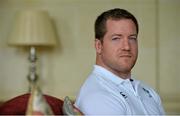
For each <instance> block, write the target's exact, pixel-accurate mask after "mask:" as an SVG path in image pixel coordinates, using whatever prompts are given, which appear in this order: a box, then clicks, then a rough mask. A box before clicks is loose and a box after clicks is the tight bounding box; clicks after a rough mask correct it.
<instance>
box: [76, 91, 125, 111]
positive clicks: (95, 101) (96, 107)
mask: <svg viewBox="0 0 180 116" xmlns="http://www.w3.org/2000/svg"><path fill="white" fill-rule="evenodd" d="M78 105H79V106H78V108H79V109H80V110H81V111H82V112H83V113H84V114H88V115H94V114H96V115H98V114H99V115H103V114H125V112H126V110H125V105H123V103H120V101H117V100H116V99H114V98H113V97H112V96H111V95H110V94H108V93H105V92H100V93H97V92H95V93H93V94H88V95H87V96H86V97H84V98H83V99H81V101H80V103H79V104H78Z"/></svg>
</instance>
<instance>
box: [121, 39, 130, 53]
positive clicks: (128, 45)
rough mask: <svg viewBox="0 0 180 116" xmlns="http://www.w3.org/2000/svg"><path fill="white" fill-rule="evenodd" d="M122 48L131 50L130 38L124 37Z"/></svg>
mask: <svg viewBox="0 0 180 116" xmlns="http://www.w3.org/2000/svg"><path fill="white" fill-rule="evenodd" d="M122 49H123V50H126V51H129V50H130V43H129V41H128V39H124V40H123V42H122Z"/></svg>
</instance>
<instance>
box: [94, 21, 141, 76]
mask: <svg viewBox="0 0 180 116" xmlns="http://www.w3.org/2000/svg"><path fill="white" fill-rule="evenodd" d="M95 47H96V53H97V57H98V61H97V64H99V65H101V66H103V67H104V68H106V69H108V70H110V71H111V72H113V73H115V74H117V75H119V76H122V78H126V76H127V75H129V74H130V73H131V69H132V68H133V66H134V64H135V62H136V59H137V55H138V41H137V32H136V26H135V24H134V22H133V21H132V20H129V19H121V20H111V19H109V20H107V22H106V33H105V35H104V38H103V42H101V41H100V40H97V39H96V41H95ZM123 76H125V77H123Z"/></svg>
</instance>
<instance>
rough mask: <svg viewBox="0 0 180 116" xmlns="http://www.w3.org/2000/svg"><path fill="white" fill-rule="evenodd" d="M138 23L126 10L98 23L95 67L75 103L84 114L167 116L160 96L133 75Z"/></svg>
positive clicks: (110, 13) (109, 13) (112, 12)
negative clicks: (162, 115)
mask: <svg viewBox="0 0 180 116" xmlns="http://www.w3.org/2000/svg"><path fill="white" fill-rule="evenodd" d="M137 36H138V22H137V20H136V18H135V17H134V16H133V15H132V14H131V13H129V12H128V11H126V10H124V9H118V8H116V9H111V10H108V11H106V12H104V13H102V14H101V15H100V16H99V17H98V18H97V19H96V22H95V38H96V39H95V48H96V65H95V66H94V69H93V71H92V73H91V74H90V75H89V77H88V79H87V80H86V81H85V83H84V84H83V86H82V87H81V90H80V93H79V95H78V97H77V100H76V102H75V106H76V107H77V108H79V109H80V110H81V111H82V112H83V113H84V114H85V115H136V114H137V115H151V114H152V115H153V114H154V115H160V114H164V110H163V107H162V105H161V100H160V98H159V96H158V94H157V93H156V92H155V91H154V90H153V89H151V88H150V87H148V86H146V85H144V84H143V83H141V82H140V81H138V80H135V79H134V78H133V77H132V75H131V69H132V68H133V66H134V64H135V62H136V59H137V56H138V39H137Z"/></svg>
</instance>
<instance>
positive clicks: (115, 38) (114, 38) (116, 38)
mask: <svg viewBox="0 0 180 116" xmlns="http://www.w3.org/2000/svg"><path fill="white" fill-rule="evenodd" d="M119 39H121V38H119V37H113V38H112V40H113V41H115V40H119Z"/></svg>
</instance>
